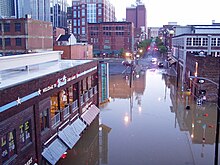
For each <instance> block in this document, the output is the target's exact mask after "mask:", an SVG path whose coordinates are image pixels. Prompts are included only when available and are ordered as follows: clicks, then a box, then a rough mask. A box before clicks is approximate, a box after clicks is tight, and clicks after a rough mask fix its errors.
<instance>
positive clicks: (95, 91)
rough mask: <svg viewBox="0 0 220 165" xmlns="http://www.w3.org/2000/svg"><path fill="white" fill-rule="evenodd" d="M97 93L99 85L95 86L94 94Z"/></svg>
mask: <svg viewBox="0 0 220 165" xmlns="http://www.w3.org/2000/svg"><path fill="white" fill-rule="evenodd" d="M96 93H97V85H96V86H94V94H96Z"/></svg>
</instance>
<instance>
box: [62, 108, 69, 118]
mask: <svg viewBox="0 0 220 165" xmlns="http://www.w3.org/2000/svg"><path fill="white" fill-rule="evenodd" d="M62 112H63V117H64V118H66V117H67V116H68V115H69V114H70V106H69V105H68V106H67V107H65V108H64V109H63V110H62Z"/></svg>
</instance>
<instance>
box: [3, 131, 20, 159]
mask: <svg viewBox="0 0 220 165" xmlns="http://www.w3.org/2000/svg"><path fill="white" fill-rule="evenodd" d="M15 139H16V137H15V129H14V130H13V131H10V132H8V133H7V134H5V135H3V136H2V137H1V150H2V158H1V159H2V163H4V162H6V161H7V160H9V159H10V158H11V157H12V156H14V155H15V154H16V152H17V151H16V143H15V142H16V141H15Z"/></svg>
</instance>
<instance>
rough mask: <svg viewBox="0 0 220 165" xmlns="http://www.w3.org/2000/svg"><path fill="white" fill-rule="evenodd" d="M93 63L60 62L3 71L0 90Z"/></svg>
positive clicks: (1, 72)
mask: <svg viewBox="0 0 220 165" xmlns="http://www.w3.org/2000/svg"><path fill="white" fill-rule="evenodd" d="M0 58H1V57H0ZM91 61H92V60H58V61H50V62H45V63H40V64H35V65H31V66H29V69H26V68H25V67H18V68H14V69H8V70H2V71H0V90H1V89H4V88H7V87H10V86H14V85H17V84H21V83H24V82H26V81H30V80H33V79H37V78H40V77H42V76H45V75H49V74H52V73H55V72H59V71H63V70H66V69H68V68H72V67H75V66H79V65H82V64H85V63H88V62H91Z"/></svg>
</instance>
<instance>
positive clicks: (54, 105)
mask: <svg viewBox="0 0 220 165" xmlns="http://www.w3.org/2000/svg"><path fill="white" fill-rule="evenodd" d="M58 110H59V105H58V94H57V93H55V94H53V95H52V96H51V98H50V113H51V115H52V117H53V116H54V115H55V114H56V113H57V112H58Z"/></svg>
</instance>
